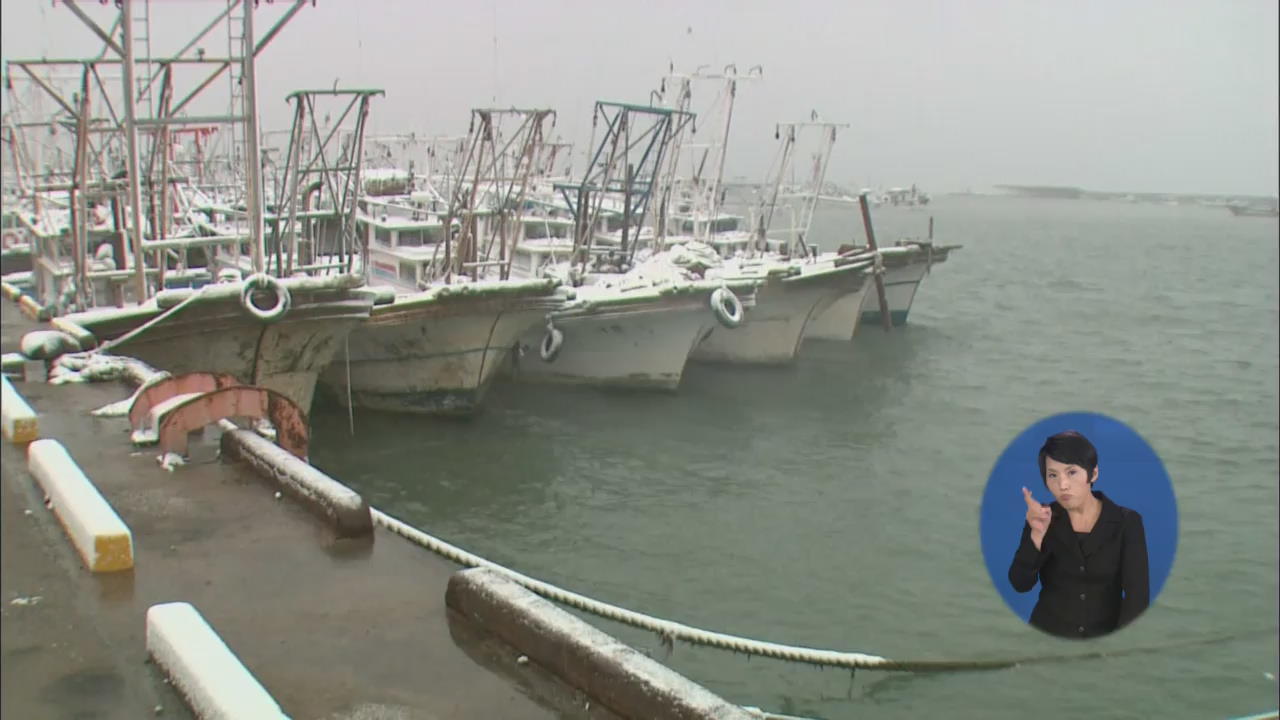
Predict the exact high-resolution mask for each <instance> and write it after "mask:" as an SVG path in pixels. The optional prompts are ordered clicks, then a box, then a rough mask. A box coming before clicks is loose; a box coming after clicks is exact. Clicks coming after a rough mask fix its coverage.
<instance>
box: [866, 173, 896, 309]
mask: <svg viewBox="0 0 1280 720" xmlns="http://www.w3.org/2000/svg"><path fill="white" fill-rule="evenodd" d="M858 204H859V205H861V206H862V226H863V227H864V228H866V231H867V247H868V248H870V249H871V251H872V252H875V253H879V252H880V248H878V247H876V231H875V230H874V229H873V228H872V227H871V208H870V206H869V205H867V194H866V193H862V194H861V195H859V196H858ZM876 296H877V297H878V298H879V299H880V323H881V324H882V325H883V326H884V330H885V332H888V331H889V328H890V327H892V326H893V321H892V320H891V319H890V318H889V299H888V298H887V297H886V296H885V294H884V275H883V274H882V273H876Z"/></svg>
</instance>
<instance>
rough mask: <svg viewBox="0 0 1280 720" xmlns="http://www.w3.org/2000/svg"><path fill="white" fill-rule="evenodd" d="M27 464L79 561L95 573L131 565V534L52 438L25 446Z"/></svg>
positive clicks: (124, 568)
mask: <svg viewBox="0 0 1280 720" xmlns="http://www.w3.org/2000/svg"><path fill="white" fill-rule="evenodd" d="M27 468H28V469H29V470H30V471H31V474H32V475H34V476H35V478H36V481H37V482H39V483H40V487H42V488H43V489H44V492H45V495H47V496H48V497H49V502H50V503H51V505H52V507H53V512H54V514H55V515H57V516H58V520H59V521H61V522H62V527H63V528H64V529H65V530H66V531H67V535H68V536H69V537H70V538H71V544H72V545H74V546H75V548H76V550H77V551H78V552H79V553H80V557H81V558H82V559H83V560H84V564H85V566H86V567H88V568H89V569H90V570H92V571H94V572H113V571H116V570H128V569H129V568H131V567H133V534H132V533H130V532H129V528H128V526H126V525H125V524H124V521H123V520H121V519H120V516H119V515H117V514H116V511H115V510H113V509H112V508H111V505H110V504H109V503H108V502H107V501H106V499H105V498H103V497H102V494H101V493H99V492H98V488H96V487H94V485H93V483H92V482H90V481H89V478H87V477H85V474H84V473H83V472H82V471H81V470H80V466H79V465H76V461H75V460H73V459H71V455H69V454H68V453H67V449H66V448H64V447H63V446H62V443H60V442H58V441H57V440H52V439H44V440H36V441H35V442H33V443H31V444H30V445H29V446H27Z"/></svg>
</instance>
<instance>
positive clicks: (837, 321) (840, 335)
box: [804, 278, 879, 341]
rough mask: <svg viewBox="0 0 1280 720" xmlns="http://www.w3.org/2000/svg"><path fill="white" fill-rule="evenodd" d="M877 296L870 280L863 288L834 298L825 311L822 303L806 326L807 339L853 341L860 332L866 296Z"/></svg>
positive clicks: (873, 283) (872, 281)
mask: <svg viewBox="0 0 1280 720" xmlns="http://www.w3.org/2000/svg"><path fill="white" fill-rule="evenodd" d="M875 294H876V291H875V281H874V280H873V279H871V278H868V279H867V281H866V282H864V283H863V284H862V287H861V288H858V289H857V290H855V291H853V292H851V293H846V294H844V295H841V296H839V297H837V298H834V299H833V300H831V302H830V303H829V304H826V308H825V309H824V308H823V307H822V306H823V304H825V303H820V304H819V306H818V308H817V309H816V310H815V311H814V314H813V317H811V318H809V324H808V325H805V328H804V336H805V338H806V339H814V340H841V341H849V340H852V339H853V335H854V333H856V332H858V325H859V324H860V323H861V321H862V302H863V299H864V296H866V295H875ZM878 304H879V303H878V302H877V305H878Z"/></svg>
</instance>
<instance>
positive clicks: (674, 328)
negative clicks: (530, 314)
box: [513, 291, 737, 390]
mask: <svg viewBox="0 0 1280 720" xmlns="http://www.w3.org/2000/svg"><path fill="white" fill-rule="evenodd" d="M709 296H710V291H707V292H700V293H697V294H693V295H682V296H665V297H660V298H656V299H655V300H654V301H653V302H651V303H644V304H642V305H638V306H623V307H618V308H614V309H602V310H600V311H599V312H596V313H592V314H584V315H576V316H571V317H560V318H558V319H556V320H555V321H554V324H555V327H556V328H557V329H559V330H560V331H561V332H563V333H564V342H563V344H562V345H561V347H560V352H559V354H558V355H556V356H555V358H554V360H553V361H551V362H546V361H544V360H543V359H542V356H541V347H542V342H543V339H544V337H545V334H546V332H547V331H546V327H545V326H539V327H536V328H533V329H532V330H529V331H527V332H526V333H525V334H524V336H523V337H522V338H521V339H520V348H521V352H520V353H519V354H518V356H517V359H516V363H515V366H514V368H513V373H514V375H515V377H516V378H517V379H518V380H521V381H528V382H554V383H567V384H577V385H593V386H598V387H613V388H635V389H648V390H675V389H676V387H677V386H679V384H680V378H681V377H682V376H683V374H684V367H685V363H686V362H687V361H688V359H689V352H690V351H691V350H692V349H693V347H694V345H695V344H696V343H697V342H698V339H699V338H700V337H701V336H702V333H703V328H704V327H705V326H706V325H707V324H708V322H715V320H714V318H713V316H712V312H711V306H710V303H709ZM726 332H737V331H736V330H733V331H729V330H726Z"/></svg>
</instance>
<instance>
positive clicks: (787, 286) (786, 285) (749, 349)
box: [690, 268, 862, 365]
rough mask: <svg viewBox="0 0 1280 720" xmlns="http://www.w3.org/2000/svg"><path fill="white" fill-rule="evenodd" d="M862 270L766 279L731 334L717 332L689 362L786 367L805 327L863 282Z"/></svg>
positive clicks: (714, 332)
mask: <svg viewBox="0 0 1280 720" xmlns="http://www.w3.org/2000/svg"><path fill="white" fill-rule="evenodd" d="M861 272H862V270H861V269H853V268H848V269H847V272H844V271H840V272H829V273H827V274H824V275H822V276H820V277H813V278H803V279H801V280H796V279H794V278H793V279H791V280H783V279H782V278H780V277H776V276H775V277H770V278H769V280H768V281H767V282H766V284H765V285H764V287H762V288H760V289H759V290H758V291H757V292H756V300H755V304H754V305H753V306H752V307H751V308H750V309H749V310H747V313H746V319H745V320H744V321H743V323H742V325H741V326H740V327H738V328H737V329H735V330H733V331H732V332H729V331H725V330H722V329H721V328H718V327H717V328H715V329H713V330H712V331H711V333H710V334H709V335H707V337H706V338H705V339H703V340H702V342H701V343H699V344H698V346H697V347H696V348H695V349H694V351H693V353H692V354H691V355H690V357H691V358H692V359H693V360H697V361H699V362H715V363H731V364H742V365H784V364H786V363H789V362H791V361H792V360H794V359H795V357H796V353H798V352H799V350H800V341H801V340H803V339H804V330H805V326H806V325H807V324H808V322H809V319H810V317H812V315H813V313H814V311H815V310H817V309H818V308H819V307H820V306H822V304H823V303H824V302H826V303H829V302H831V301H833V300H835V299H836V298H838V297H839V296H841V295H843V294H847V293H848V292H849V290H850V288H851V287H854V286H857V283H860V282H861V276H860V275H857V276H855V273H858V274H860V273H861Z"/></svg>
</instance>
